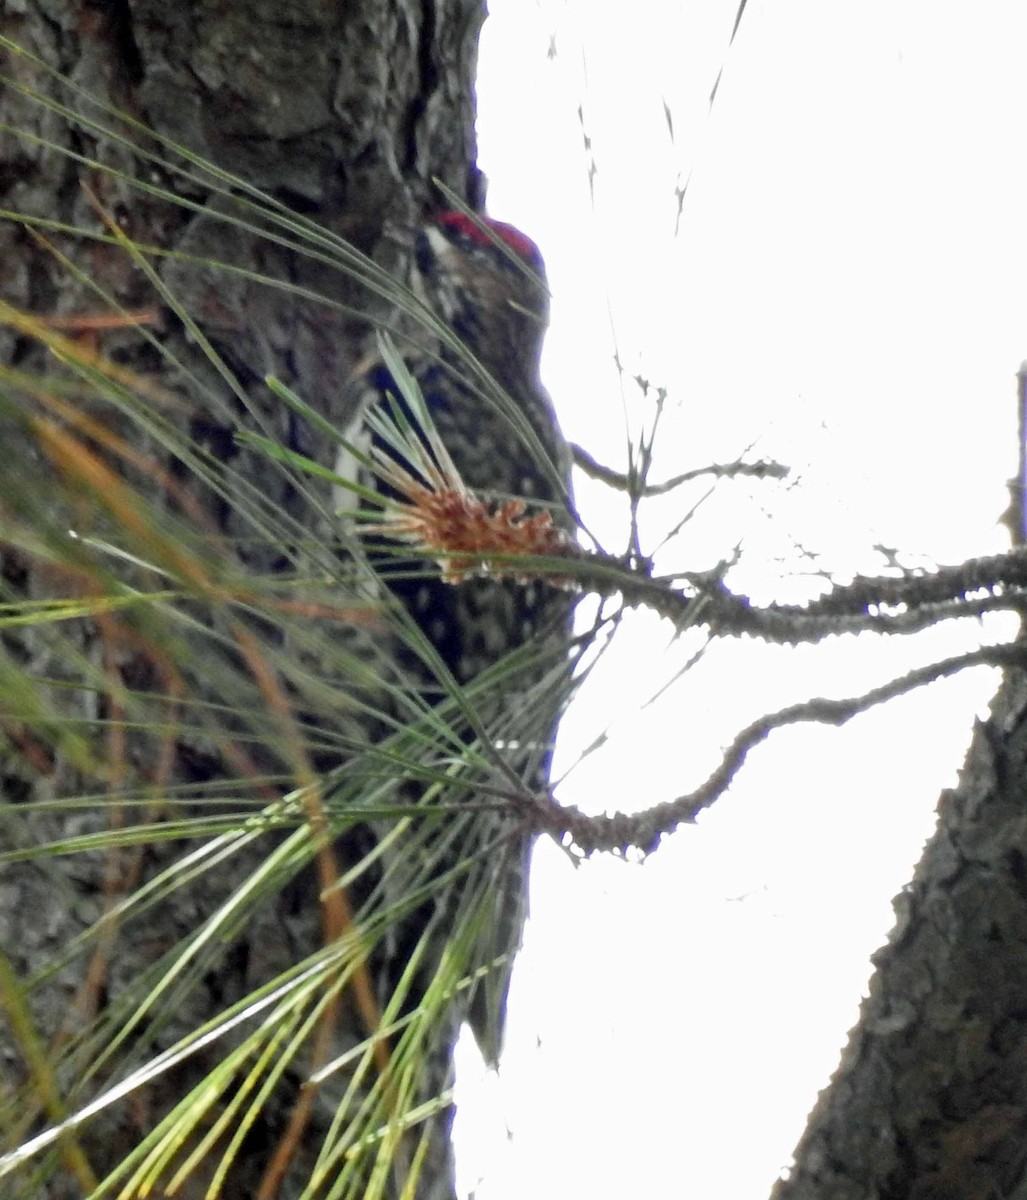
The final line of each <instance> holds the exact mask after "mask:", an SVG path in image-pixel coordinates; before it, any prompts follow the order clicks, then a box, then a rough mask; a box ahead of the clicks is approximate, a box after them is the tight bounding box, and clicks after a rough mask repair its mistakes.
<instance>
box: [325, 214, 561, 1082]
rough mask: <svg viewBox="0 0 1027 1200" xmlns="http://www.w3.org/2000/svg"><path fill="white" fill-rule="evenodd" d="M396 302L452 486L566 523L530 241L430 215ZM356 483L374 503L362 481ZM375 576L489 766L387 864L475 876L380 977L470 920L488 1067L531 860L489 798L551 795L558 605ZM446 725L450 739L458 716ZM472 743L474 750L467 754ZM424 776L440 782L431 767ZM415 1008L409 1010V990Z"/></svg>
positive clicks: (383, 572)
mask: <svg viewBox="0 0 1027 1200" xmlns="http://www.w3.org/2000/svg"><path fill="white" fill-rule="evenodd" d="M409 291H410V293H411V294H412V296H413V297H415V298H416V300H417V301H418V302H419V304H420V305H421V306H423V310H424V311H422V313H421V317H422V319H421V320H420V321H418V322H417V327H416V328H415V329H414V330H413V331H412V332H410V333H409V337H408V339H406V340H404V341H403V343H402V344H400V345H399V346H398V349H399V352H400V354H401V356H402V358H403V360H404V365H405V367H406V369H407V370H408V371H409V373H410V375H411V376H412V377H413V378H414V380H415V381H416V383H417V385H418V387H419V389H420V391H421V394H422V395H423V397H424V400H425V403H426V406H427V409H428V412H429V413H430V416H431V419H432V423H433V424H434V426H435V429H436V431H437V433H438V435H439V437H440V439H441V441H442V443H443V444H444V446H445V448H446V450H447V452H448V454H449V456H450V458H451V460H452V463H453V465H454V466H455V468H456V470H457V472H458V473H459V475H460V477H461V479H462V481H463V484H464V485H465V487H466V488H467V489H468V490H469V491H471V492H473V493H474V494H475V495H476V496H478V497H480V498H482V499H489V498H501V499H508V498H510V497H519V498H523V499H524V500H525V501H527V502H528V503H529V505H531V506H532V507H534V508H538V507H545V508H547V509H549V510H550V511H551V512H552V514H553V517H554V519H555V520H556V521H557V522H559V523H562V524H564V525H565V526H566V525H567V524H568V523H569V517H568V513H569V511H570V453H569V450H568V447H567V443H566V441H565V440H564V437H563V435H562V433H561V431H560V428H559V425H558V424H557V420H556V416H555V413H554V410H553V405H552V401H551V400H550V397H549V396H548V394H547V392H546V391H545V389H544V388H543V386H542V383H541V380H540V376H539V359H540V354H541V348H542V340H543V336H544V334H545V328H546V324H547V320H548V293H547V290H546V285H545V276H544V267H543V263H542V258H541V255H540V254H539V251H538V248H537V247H536V246H535V244H534V242H532V241H531V240H530V239H529V238H528V237H526V236H525V235H524V234H522V233H521V232H520V231H519V230H517V229H515V228H514V227H513V226H510V225H506V224H503V223H502V222H499V221H494V220H491V219H489V218H485V217H475V218H472V217H470V216H468V215H465V214H464V213H460V212H444V213H442V214H440V215H437V216H435V217H433V218H432V219H430V220H429V221H428V222H427V223H426V224H425V225H424V226H423V228H421V229H420V230H419V231H418V232H417V234H416V236H415V239H414V242H413V245H412V248H411V250H410V276H409ZM413 307H416V306H413V305H412V306H411V308H413ZM411 315H413V314H412V313H411ZM357 386H358V388H360V389H361V396H360V399H359V401H358V408H359V410H360V411H361V412H362V413H366V412H367V411H368V410H370V409H373V408H374V406H376V405H379V404H383V403H387V402H388V401H387V397H391V403H392V404H396V403H399V404H400V405H401V406H402V397H401V393H400V389H399V388H398V387H397V384H396V381H395V380H394V379H393V378H392V374H391V373H390V371H389V369H388V367H387V366H386V365H385V364H384V363H383V362H381V361H377V362H375V363H374V365H372V366H371V367H369V368H368V369H367V370H366V371H365V372H364V374H363V375H362V377H361V379H360V381H358V384H357ZM372 440H373V439H372ZM366 444H367V442H366V440H365V442H364V445H365V446H366ZM337 470H338V471H339V473H340V474H342V475H344V476H346V475H350V470H351V467H348V466H347V464H346V463H344V462H343V461H341V460H340V462H339V463H338V464H337ZM350 477H352V475H350ZM361 482H362V483H363V484H364V486H365V487H370V488H372V489H375V488H376V489H377V490H378V491H379V492H380V493H382V494H383V496H387V495H388V494H389V489H388V487H387V486H386V485H384V484H382V482H381V481H380V480H376V479H372V478H370V477H369V476H368V475H367V474H366V473H364V474H363V475H362V476H361ZM400 557H402V556H400ZM379 574H380V577H381V578H382V579H383V580H384V582H385V584H386V586H387V587H388V589H389V590H390V592H391V593H392V595H393V596H394V597H395V598H396V599H397V600H398V601H399V602H400V603H401V605H402V607H403V609H404V610H405V612H406V613H407V614H408V615H409V617H410V618H412V620H413V622H414V623H415V625H416V626H417V628H418V629H419V630H420V631H421V632H422V633H423V635H424V636H425V638H426V639H427V641H428V642H429V643H430V645H431V647H433V649H434V651H435V652H436V653H437V655H438V657H439V658H440V659H441V662H442V664H443V666H444V667H445V669H446V671H448V673H449V674H450V675H451V676H452V679H453V680H455V682H456V684H457V685H459V686H460V687H461V688H463V689H465V696H466V697H467V701H466V702H467V703H469V704H470V705H471V706H472V708H473V711H474V713H475V716H476V717H477V730H474V729H471V728H465V729H463V730H461V737H463V739H464V741H465V743H466V744H468V745H472V744H474V743H475V742H476V741H477V742H478V743H479V744H478V754H477V761H478V762H486V763H487V762H489V761H491V762H492V764H493V765H492V767H491V769H490V772H489V771H486V774H485V775H481V773H480V772H479V774H478V775H477V776H476V778H479V779H481V781H482V782H483V784H485V785H487V786H485V787H483V788H482V790H481V793H480V794H475V792H474V791H473V789H470V790H469V789H467V788H454V789H452V796H450V795H449V794H448V790H447V791H445V792H443V793H442V795H441V797H440V799H439V801H438V802H439V803H441V804H444V805H446V806H447V807H449V806H452V807H453V809H454V817H453V820H452V821H448V822H445V823H440V822H439V821H438V820H437V819H436V820H435V821H434V822H433V823H430V824H425V825H424V828H425V833H424V837H425V839H426V840H425V844H424V850H423V853H421V854H411V853H410V852H409V851H408V852H407V854H406V857H405V859H404V860H403V863H404V865H401V866H397V867H396V870H398V871H402V870H405V871H406V872H407V876H406V878H405V879H404V880H403V882H404V883H405V884H406V885H407V887H408V888H410V889H412V890H416V889H417V888H418V887H423V886H424V885H425V880H424V878H423V876H418V877H416V878H414V879H411V878H410V873H411V872H414V873H415V874H416V872H417V870H418V866H417V864H418V862H428V863H430V864H431V865H430V870H431V871H432V872H433V873H434V874H435V875H436V876H440V875H444V874H446V873H447V871H448V870H449V868H450V867H451V865H452V864H451V862H450V857H449V855H450V853H452V856H453V857H454V858H455V859H456V860H458V861H462V862H464V863H466V862H467V861H468V859H470V860H472V861H473V866H471V867H470V868H469V869H466V870H462V871H457V872H455V873H454V874H455V879H454V880H453V882H452V883H451V885H449V886H448V887H447V888H445V889H442V890H441V891H439V892H438V893H437V894H436V895H434V896H433V898H432V899H431V900H430V901H429V902H427V903H425V904H421V905H419V906H418V907H417V908H416V910H415V911H414V912H413V913H411V914H410V915H409V916H408V918H407V919H406V920H405V921H403V922H401V923H400V924H399V926H398V930H397V933H396V935H395V936H394V937H393V938H392V939H391V944H390V945H388V948H387V952H388V954H389V956H390V957H391V958H392V959H393V960H394V961H393V962H392V964H391V971H390V972H389V974H391V976H392V977H393V978H396V977H397V976H398V974H399V973H400V972H402V970H403V969H404V967H405V965H406V960H407V959H408V957H409V955H410V953H412V949H413V947H414V946H415V945H416V944H417V943H418V941H419V939H421V937H422V935H423V934H424V932H425V930H426V929H429V927H432V928H434V929H435V930H436V931H437V932H436V933H434V934H430V936H429V940H428V944H429V945H433V944H434V945H435V946H441V945H444V944H445V937H446V934H447V933H448V932H451V931H452V930H453V929H454V928H457V927H458V923H459V922H460V920H461V919H462V920H464V921H470V922H471V923H472V924H474V923H476V924H477V926H479V927H480V932H479V933H478V934H477V935H476V941H475V945H474V950H473V953H472V954H471V955H470V958H469V961H468V962H467V964H466V973H467V974H468V975H470V976H475V975H477V978H476V979H475V981H474V982H472V984H471V985H470V987H469V988H465V989H463V991H462V993H461V994H462V996H463V998H464V1001H465V1002H464V1004H463V1007H462V1008H459V1009H458V1015H460V1016H464V1015H466V1017H467V1019H468V1021H469V1023H470V1025H471V1028H472V1031H473V1033H474V1034H475V1037H476V1039H477V1041H478V1044H479V1046H480V1048H481V1050H482V1052H483V1054H484V1056H485V1059H486V1061H487V1062H488V1063H489V1064H490V1065H493V1066H494V1065H495V1063H496V1061H497V1059H498V1054H499V1050H500V1046H501V1041H502V1034H503V1021H504V1012H505V1005H506V994H507V989H508V984H509V978H510V966H511V962H512V958H513V955H514V952H515V951H516V949H517V947H518V946H519V944H520V937H521V932H522V928H523V923H524V919H525V916H526V900H527V865H528V855H529V852H530V846H531V837H530V834H529V833H528V832H527V827H526V824H525V822H524V818H523V814H521V813H518V812H517V811H516V809H515V806H514V805H513V804H510V803H504V802H503V800H502V796H503V793H504V792H505V793H507V794H509V793H510V792H511V791H513V790H514V787H515V783H514V781H513V777H514V776H515V777H516V779H518V780H520V781H521V783H522V784H523V786H524V787H526V788H528V789H530V790H531V791H538V790H540V789H543V788H545V787H546V786H547V784H548V776H549V765H550V759H551V754H552V741H553V735H554V732H555V725H556V721H557V718H558V715H559V711H560V708H561V706H562V703H563V701H564V700H565V698H566V693H567V684H568V680H569V675H570V658H569V647H570V619H571V599H570V597H569V596H568V593H567V592H566V591H565V590H560V589H559V588H557V587H555V586H552V585H550V584H547V583H545V582H543V581H526V582H513V581H511V580H506V579H496V578H485V577H474V578H470V579H467V580H465V581H463V582H460V583H458V584H453V583H449V582H446V581H445V580H444V579H443V578H442V575H441V572H440V571H439V569H438V567H437V565H436V564H433V563H431V562H427V561H424V560H419V561H418V562H417V563H416V564H415V563H413V562H411V561H409V560H406V559H402V561H397V556H396V553H395V546H393V547H392V554H391V556H390V555H389V554H385V555H383V556H382V558H381V559H380V560H379ZM518 651H520V654H518V653H517V652H518ZM413 669H414V672H415V676H416V677H418V678H419V680H420V682H421V684H422V685H423V695H424V696H425V697H426V698H427V700H428V702H429V703H433V704H437V703H441V702H442V701H443V700H445V699H446V697H447V696H448V695H449V694H450V692H449V691H447V688H446V687H445V686H444V684H443V683H442V681H440V679H439V678H438V675H437V673H435V672H434V671H432V670H431V669H430V668H429V667H427V666H425V664H424V662H423V661H419V662H414V663H413ZM450 689H451V685H450ZM450 712H451V714H452V715H450V717H449V719H450V720H451V721H455V722H456V723H457V727H458V728H459V726H460V721H461V714H460V712H459V711H458V710H452V709H451V710H450ZM482 728H484V729H485V731H486V737H487V739H488V743H489V745H488V747H487V752H483V750H482V747H481V746H480V733H481V729H482ZM497 763H500V764H501V765H496V764H497ZM435 769H436V771H439V770H440V769H442V767H441V765H440V764H438V763H437V764H436V766H435ZM425 786H426V785H424V784H422V785H421V788H420V790H421V792H422V793H423V792H424V788H425ZM483 897H484V898H485V899H484V912H485V920H484V921H482V920H481V919H480V918H481V914H482V911H483V905H482V898H483ZM426 960H427V961H426V967H425V970H424V974H425V975H426V976H429V975H430V974H431V972H432V971H433V969H434V967H435V965H436V963H435V962H434V961H433V960H432V955H431V953H429V954H428V955H427V956H426ZM413 1002H414V1004H416V1003H417V1002H418V997H417V995H416V989H415V994H414V996H413ZM450 1048H451V1047H446V1048H445V1049H446V1051H447V1052H448V1050H449V1049H450Z"/></svg>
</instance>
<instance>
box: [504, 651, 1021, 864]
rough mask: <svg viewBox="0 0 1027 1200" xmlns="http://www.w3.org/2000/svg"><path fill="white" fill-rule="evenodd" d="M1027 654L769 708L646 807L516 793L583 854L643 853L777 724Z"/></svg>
mask: <svg viewBox="0 0 1027 1200" xmlns="http://www.w3.org/2000/svg"><path fill="white" fill-rule="evenodd" d="M1025 659H1027V649H1025V647H1024V646H1023V645H1022V644H1017V643H1010V644H1006V645H998V646H984V647H982V648H981V649H979V650H972V651H970V652H968V653H966V654H957V655H954V656H953V657H951V658H945V659H942V660H941V661H940V662H934V663H929V664H928V665H927V666H924V667H917V668H916V669H915V670H912V671H909V672H908V673H907V674H905V675H900V676H899V677H898V678H897V679H892V680H890V681H889V682H888V683H885V684H882V685H881V686H880V687H876V688H871V690H870V691H868V692H864V693H863V695H861V696H853V697H849V698H847V699H842V700H833V699H830V698H828V697H824V696H820V697H814V698H813V699H811V700H804V701H802V702H801V703H798V704H790V705H789V706H788V707H787V708H782V709H779V710H778V711H777V712H774V713H768V714H767V715H766V716H763V717H760V718H759V719H758V720H756V721H753V722H752V724H751V725H748V726H746V728H745V729H743V730H742V731H741V732H740V733H739V734H738V735H737V736H736V737H735V739H734V741H733V742H732V743H731V745H730V746H729V747H728V749H727V751H726V752H725V754H724V757H723V759H722V760H721V762H720V765H719V766H718V767H717V768H716V770H715V771H714V772H713V773H712V774H711V775H710V776H709V778H708V779H707V780H706V782H705V783H703V784H702V785H701V786H700V787H699V788H697V789H696V790H695V791H694V792H690V793H688V794H687V795H683V796H679V797H677V799H675V800H669V801H667V802H665V803H663V804H656V805H653V807H652V808H649V809H646V810H645V811H644V812H641V813H632V814H627V813H614V814H613V815H608V814H602V815H600V816H588V815H587V814H586V813H583V812H582V811H581V809H580V808H577V807H576V806H573V805H569V806H566V807H565V806H563V805H561V804H558V803H557V802H556V800H554V799H553V797H552V796H549V795H539V796H535V797H533V798H532V800H531V801H530V802H526V801H525V800H524V799H523V797H512V798H511V799H512V800H513V802H514V803H516V804H520V805H523V806H524V807H526V808H527V809H528V810H529V812H530V817H531V819H532V821H533V822H534V823H535V825H536V826H537V828H538V829H539V830H540V831H542V832H546V833H549V834H551V835H552V836H553V837H555V838H557V840H559V841H565V840H566V839H568V838H569V839H570V841H571V842H572V843H573V845H574V846H575V847H576V848H577V849H579V850H580V851H582V852H583V853H584V854H592V853H594V852H596V851H600V850H606V851H614V852H617V853H620V854H626V853H627V852H628V850H629V849H631V848H632V847H634V848H636V849H638V850H640V851H641V852H642V853H643V854H651V853H652V852H653V851H654V850H655V849H657V847H658V846H659V844H660V839H661V838H662V837H663V836H664V834H667V833H671V832H673V830H674V829H676V828H677V827H678V826H679V825H684V824H689V823H691V822H693V821H694V820H695V818H696V817H697V816H698V814H699V813H700V812H702V811H703V809H705V808H709V807H710V805H712V804H713V803H714V802H715V801H716V800H717V799H719V797H720V796H722V795H723V794H724V792H725V791H727V789H728V787H730V785H731V783H732V781H733V780H734V778H735V776H736V775H737V774H738V771H739V770H740V769H741V767H742V764H743V763H744V762H745V760H746V758H747V757H748V755H749V752H750V751H751V750H752V749H753V748H754V747H755V746H758V745H759V744H760V742H762V741H764V740H765V739H766V738H767V737H768V736H769V735H770V733H771V732H772V731H773V730H775V729H781V728H783V727H784V726H786V725H796V724H798V723H800V722H805V721H815V722H817V723H818V724H822V725H844V724H845V723H846V722H847V721H849V720H851V719H852V718H853V717H854V716H856V715H858V714H859V713H862V712H866V711H867V710H868V709H870V708H873V707H875V706H876V705H878V704H883V703H885V702H886V701H888V700H893V699H894V698H895V697H896V696H902V695H905V694H906V693H907V692H911V691H913V690H915V689H916V688H918V687H923V686H924V684H927V683H933V682H934V681H935V680H937V679H945V678H947V677H948V676H950V675H955V674H958V673H959V672H960V671H964V670H966V669H967V668H968V667H977V666H995V667H1008V666H1011V665H1014V664H1023V662H1024V660H1025Z"/></svg>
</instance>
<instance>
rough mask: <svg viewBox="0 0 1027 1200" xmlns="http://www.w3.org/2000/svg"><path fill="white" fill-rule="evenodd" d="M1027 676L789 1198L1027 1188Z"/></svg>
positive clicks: (953, 1198)
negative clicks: (1026, 792) (1026, 783)
mask: <svg viewBox="0 0 1027 1200" xmlns="http://www.w3.org/2000/svg"><path fill="white" fill-rule="evenodd" d="M1025 772H1027V678H1025V677H1024V675H1023V674H1022V672H1019V671H1014V672H1011V673H1010V675H1009V677H1008V678H1007V680H1006V683H1005V684H1004V686H1003V688H1002V689H1001V691H1000V692H999V694H998V696H997V698H996V700H995V703H994V706H993V711H992V714H991V717H990V719H989V720H988V722H987V723H983V724H979V725H978V727H977V730H976V733H975V736H974V739H973V744H972V747H971V750H970V753H969V756H968V759H967V763H966V766H965V767H964V769H963V772H962V776H961V779H960V782H959V786H958V787H957V788H956V789H955V790H952V791H948V792H946V793H945V794H944V795H943V796H942V799H941V804H940V808H939V822H938V829H937V832H936V833H935V835H934V837H933V838H932V839H931V841H930V842H929V844H928V846H927V848H926V850H925V853H924V856H923V859H922V860H921V862H920V864H919V866H918V868H917V871H916V874H915V877H914V879H913V880H912V882H911V883H910V885H909V887H908V888H907V889H906V890H905V891H904V892H903V894H902V895H901V896H900V897H899V898H898V900H897V902H896V911H897V916H898V920H897V924H896V927H895V930H894V932H893V933H892V936H891V939H890V941H889V943H888V945H887V946H886V947H885V948H884V949H882V950H881V951H880V952H879V953H878V955H877V956H876V967H877V971H876V974H875V976H874V978H873V980H872V982H871V986H870V995H869V998H868V999H867V1000H866V1001H865V1002H864V1004H863V1007H862V1011H861V1013H860V1020H859V1023H858V1025H857V1026H856V1028H855V1029H854V1030H853V1033H852V1035H851V1038H850V1042H849V1045H848V1047H847V1048H846V1050H845V1053H844V1055H843V1058H842V1063H841V1065H840V1067H839V1068H838V1071H837V1072H836V1074H835V1076H834V1078H833V1080H832V1082H831V1084H830V1086H829V1087H828V1088H827V1089H826V1090H825V1091H824V1092H823V1093H822V1095H821V1097H820V1099H819V1101H818V1103H817V1105H816V1107H815V1109H814V1111H813V1113H812V1115H811V1118H810V1123H809V1126H808V1128H807V1130H806V1133H805V1134H804V1136H803V1138H802V1141H801V1142H800V1144H799V1146H798V1148H797V1150H796V1154H795V1158H796V1163H795V1166H794V1167H793V1168H792V1170H791V1172H790V1175H789V1178H788V1179H787V1180H785V1181H783V1182H781V1183H779V1184H778V1185H777V1186H776V1187H775V1189H774V1192H773V1196H774V1200H814V1198H816V1200H870V1198H875V1200H876V1198H880V1200H900V1198H901V1200H993V1198H995V1197H1000V1196H1001V1197H1006V1198H1012V1197H1022V1196H1023V1195H1025V1194H1027V1190H1025V1189H1027V1006H1025V1003H1024V998H1025V997H1027V922H1025V914H1027V810H1025V808H1024V778H1025Z"/></svg>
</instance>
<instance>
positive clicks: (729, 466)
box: [571, 445, 790, 500]
mask: <svg viewBox="0 0 1027 1200" xmlns="http://www.w3.org/2000/svg"><path fill="white" fill-rule="evenodd" d="M571 450H572V451H573V453H574V465H575V466H577V467H580V468H581V469H582V470H583V471H584V472H585V474H586V475H589V476H591V477H592V478H593V479H598V480H599V481H600V483H605V484H608V485H609V486H610V487H612V488H616V489H617V490H618V491H621V492H627V493H628V495H631V496H636V497H638V498H639V499H643V500H644V499H647V498H648V497H650V496H663V495H665V494H666V493H667V492H672V491H673V490H674V489H675V488H676V487H680V486H681V485H682V484H683V483H691V482H692V480H693V479H703V478H706V477H707V476H710V477H712V478H714V479H734V478H736V477H738V476H740V475H748V476H750V477H751V478H754V479H786V478H787V477H788V475H789V473H790V472H789V468H788V467H786V466H785V465H784V463H777V462H770V461H767V460H764V461H762V462H756V463H747V462H734V463H711V464H710V465H709V466H708V467H698V468H696V469H695V470H694V471H685V472H684V473H683V474H681V475H675V476H674V478H673V479H667V480H665V481H664V482H663V483H647V484H644V485H642V486H639V483H640V481H638V480H633V479H632V477H631V476H630V475H629V474H626V473H625V472H623V471H615V470H613V468H612V467H607V466H604V465H603V464H602V463H601V462H599V461H598V460H597V459H595V458H593V457H592V455H591V454H589V452H588V451H587V450H586V449H584V447H582V446H578V445H573V446H571Z"/></svg>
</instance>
